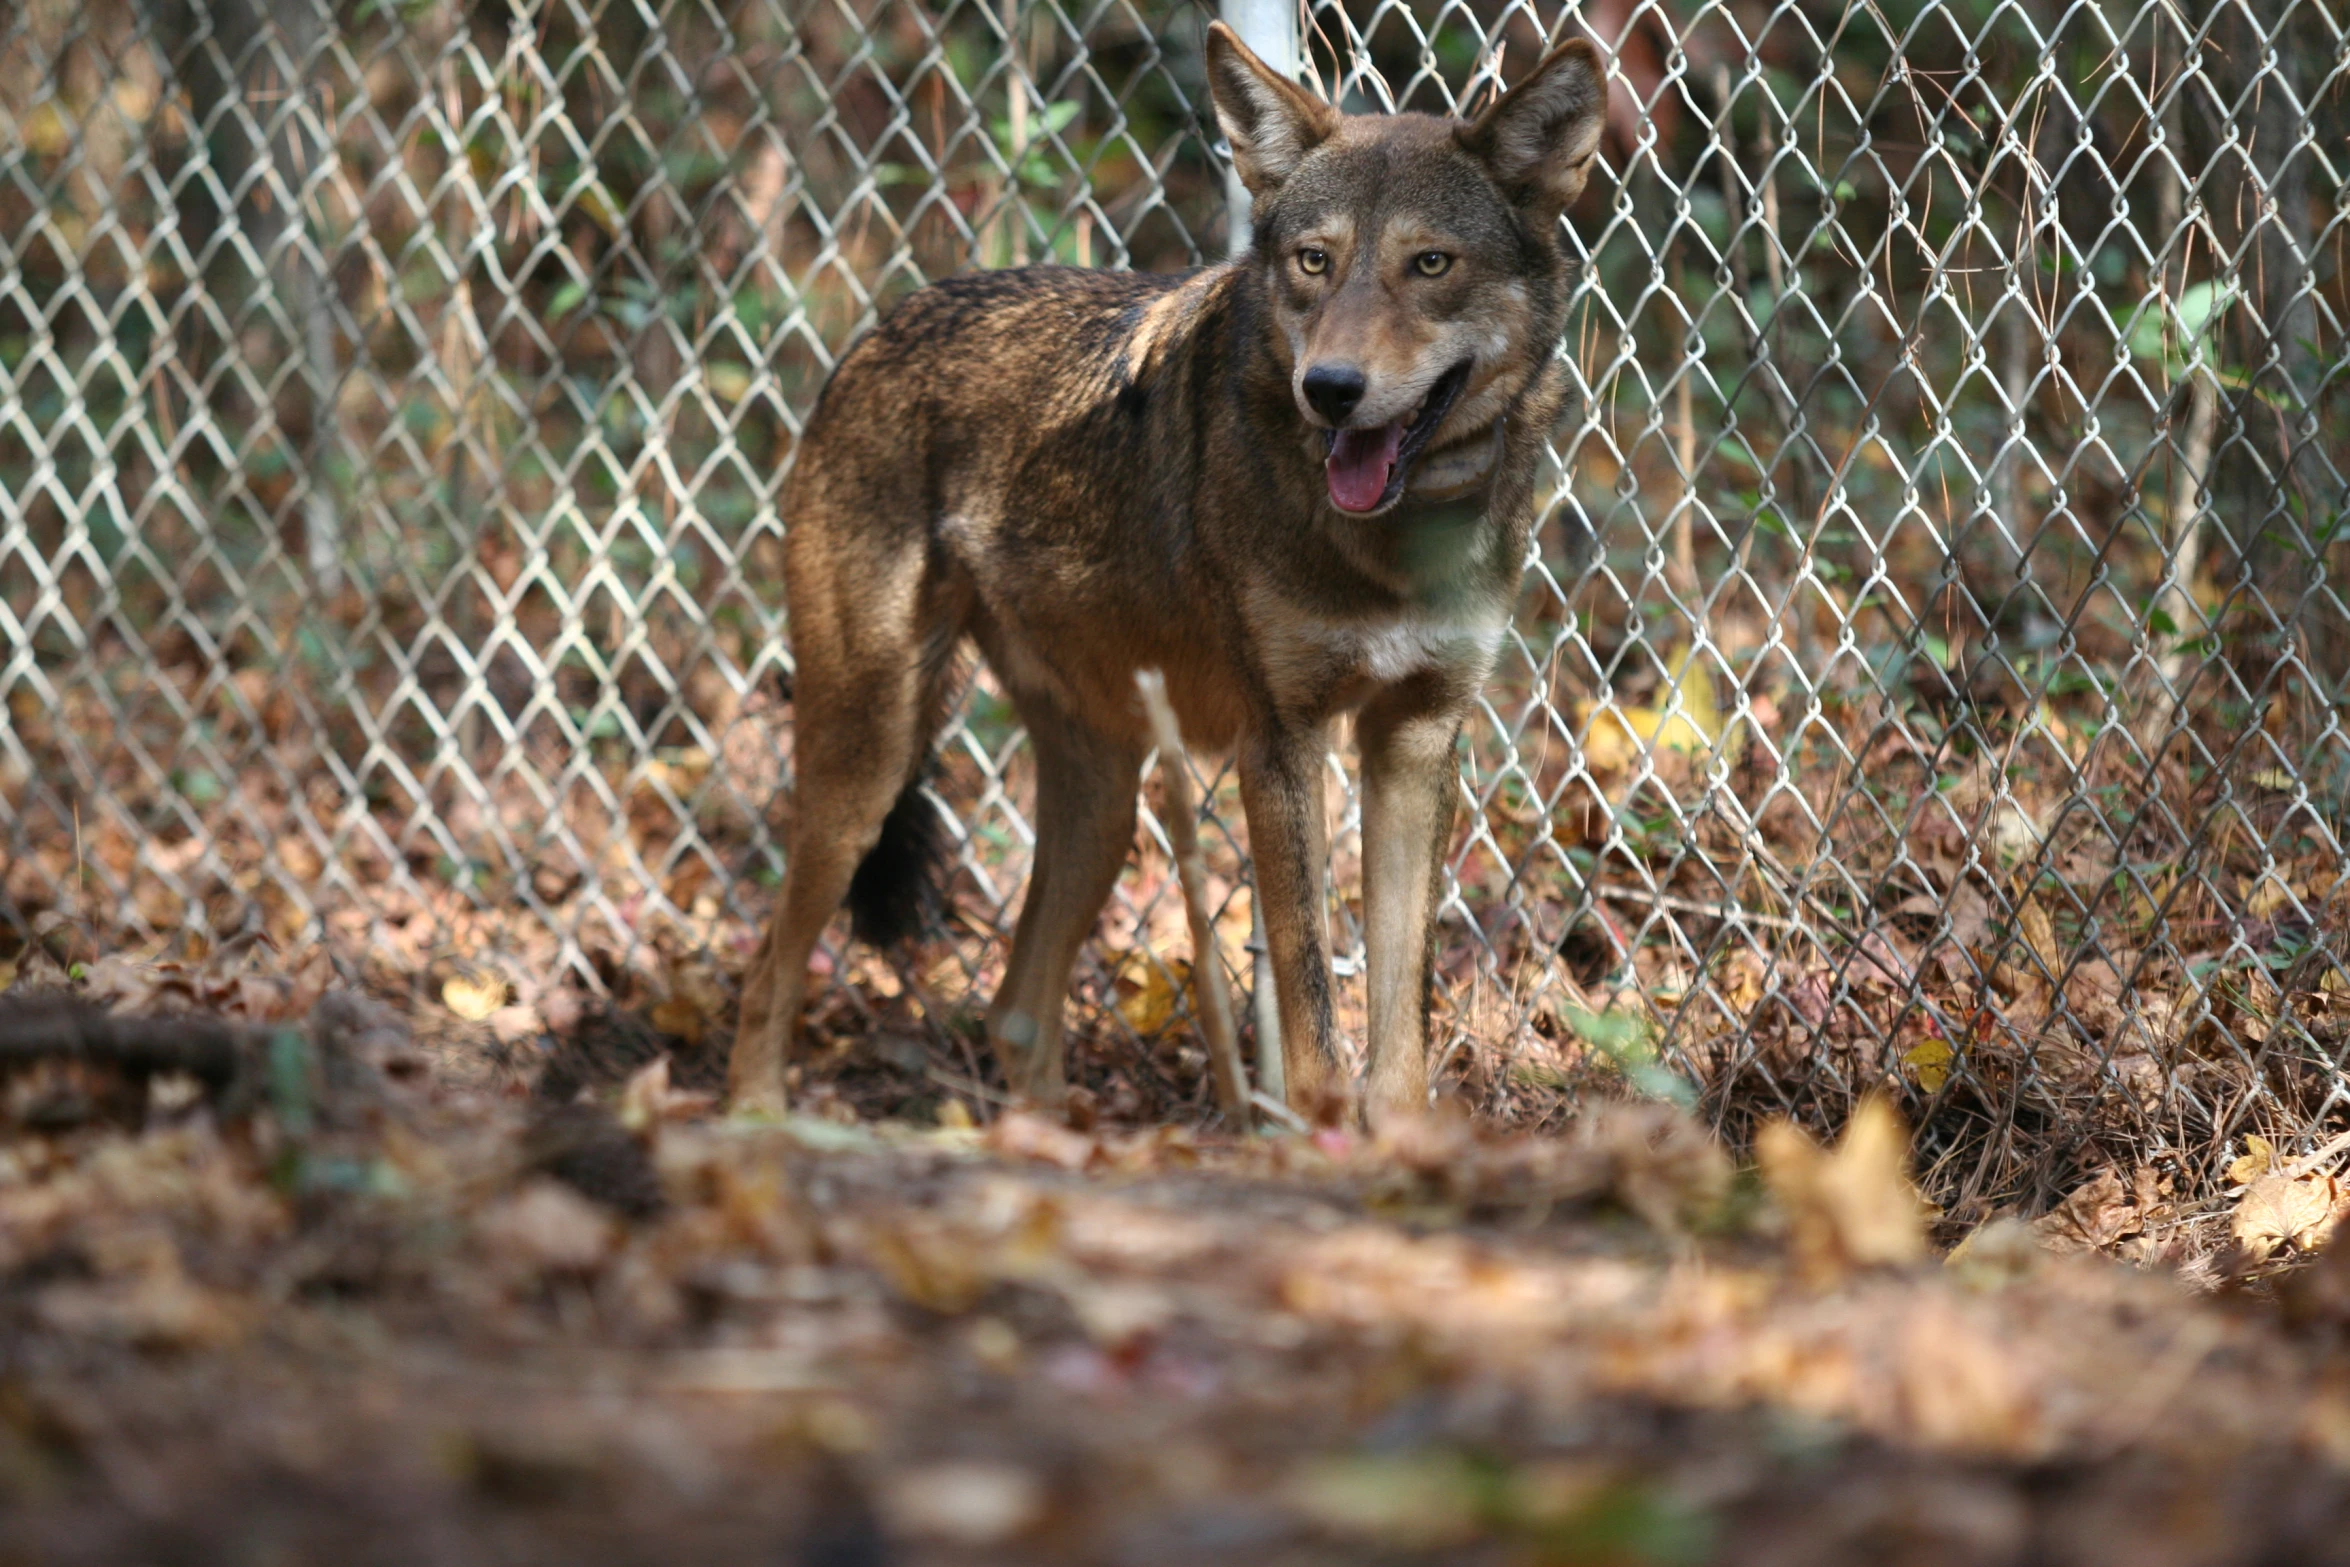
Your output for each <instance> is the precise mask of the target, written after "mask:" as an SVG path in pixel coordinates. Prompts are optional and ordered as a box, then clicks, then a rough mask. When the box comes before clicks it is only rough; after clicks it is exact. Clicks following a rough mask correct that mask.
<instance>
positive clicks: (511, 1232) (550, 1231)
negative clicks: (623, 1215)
mask: <svg viewBox="0 0 2350 1567" xmlns="http://www.w3.org/2000/svg"><path fill="white" fill-rule="evenodd" d="M475 1233H476V1234H477V1235H478V1236H479V1238H480V1240H481V1242H482V1245H483V1248H484V1250H485V1251H486V1252H487V1253H488V1254H489V1255H490V1256H491V1257H494V1258H496V1259H498V1260H499V1261H500V1262H501V1263H503V1264H505V1265H507V1266H512V1267H516V1268H517V1269H518V1270H520V1271H525V1272H534V1273H588V1272H592V1271H593V1270H594V1269H595V1268H596V1267H597V1266H598V1265H600V1264H601V1263H602V1262H603V1260H604V1258H605V1256H606V1255H607V1254H608V1253H609V1252H610V1251H611V1249H612V1243H613V1240H614V1237H615V1233H616V1227H615V1226H614V1224H613V1222H612V1220H611V1219H610V1218H609V1217H608V1216H607V1215H606V1214H605V1213H604V1212H603V1210H602V1209H600V1208H598V1207H597V1206H596V1205H595V1204H594V1203H591V1202H589V1201H588V1200H587V1199H586V1198H585V1197H582V1196H581V1195H580V1194H579V1193H577V1192H575V1191H573V1190H572V1189H571V1188H570V1187H568V1186H564V1185H561V1184H559V1183H558V1182H555V1181H552V1180H547V1179H544V1178H540V1179H535V1180H532V1181H530V1182H529V1183H528V1184H526V1185H525V1186H524V1187H523V1188H522V1189H521V1190H520V1191H518V1192H516V1193H515V1194H514V1195H513V1196H511V1197H508V1198H506V1199H504V1200H503V1201H501V1202H499V1203H498V1204H497V1205H496V1206H494V1207H492V1208H490V1209H489V1210H488V1211H487V1212H486V1213H484V1214H483V1215H482V1216H481V1219H480V1221H479V1222H478V1224H477V1225H476V1226H475Z"/></svg>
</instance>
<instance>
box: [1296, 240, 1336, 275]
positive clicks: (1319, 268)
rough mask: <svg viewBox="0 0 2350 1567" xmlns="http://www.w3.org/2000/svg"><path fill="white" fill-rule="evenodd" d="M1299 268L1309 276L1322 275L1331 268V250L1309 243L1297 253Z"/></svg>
mask: <svg viewBox="0 0 2350 1567" xmlns="http://www.w3.org/2000/svg"><path fill="white" fill-rule="evenodd" d="M1297 269H1298V270H1299V271H1300V272H1303V273H1305V274H1306V275H1307V276H1308V277H1320V276H1321V275H1322V274H1323V273H1325V272H1327V271H1329V270H1330V252H1328V251H1327V250H1323V249H1320V248H1319V247H1317V246H1313V245H1308V246H1307V247H1306V248H1305V249H1303V250H1301V251H1299V252H1298V253H1297Z"/></svg>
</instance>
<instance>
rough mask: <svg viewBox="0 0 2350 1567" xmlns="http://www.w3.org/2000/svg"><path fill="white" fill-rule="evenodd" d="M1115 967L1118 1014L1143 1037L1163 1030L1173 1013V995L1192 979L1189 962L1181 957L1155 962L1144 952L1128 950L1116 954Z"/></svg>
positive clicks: (1146, 1037) (1148, 1036) (1174, 996)
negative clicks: (1117, 958)
mask: <svg viewBox="0 0 2350 1567" xmlns="http://www.w3.org/2000/svg"><path fill="white" fill-rule="evenodd" d="M1117 971H1118V979H1119V985H1118V988H1119V990H1120V991H1121V992H1122V994H1121V995H1120V996H1119V997H1118V1016H1120V1017H1121V1018H1124V1019H1125V1020H1126V1026H1127V1027H1128V1028H1131V1029H1133V1030H1134V1031H1135V1032H1136V1033H1137V1034H1140V1035H1141V1036H1142V1037H1143V1038H1145V1039H1148V1038H1150V1037H1151V1036H1153V1035H1154V1034H1157V1033H1160V1032H1161V1031H1163V1030H1164V1029H1165V1028H1166V1026H1167V1024H1168V1022H1169V1021H1170V1020H1172V1019H1173V1018H1174V1016H1175V998H1176V996H1177V995H1178V994H1179V993H1180V991H1181V989H1182V987H1183V986H1185V985H1187V984H1189V983H1190V982H1191V965H1190V964H1188V963H1186V962H1185V961H1184V960H1183V959H1181V958H1169V959H1167V960H1166V961H1164V962H1154V961H1152V959H1151V956H1150V954H1148V953H1146V952H1129V953H1126V954H1125V955H1124V956H1123V957H1121V958H1119V960H1118V963H1117ZM1129 986H1131V987H1132V988H1131V989H1129V988H1128V987H1129Z"/></svg>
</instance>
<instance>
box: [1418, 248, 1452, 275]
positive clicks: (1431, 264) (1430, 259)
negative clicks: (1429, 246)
mask: <svg viewBox="0 0 2350 1567" xmlns="http://www.w3.org/2000/svg"><path fill="white" fill-rule="evenodd" d="M1451 268H1452V257H1450V256H1448V255H1446V254H1445V253H1444V252H1443V251H1441V250H1423V251H1421V252H1420V253H1419V254H1418V255H1416V256H1414V257H1412V270H1413V271H1414V272H1417V273H1419V274H1420V276H1422V277H1442V276H1444V274H1445V273H1446V272H1448V271H1450V270H1451Z"/></svg>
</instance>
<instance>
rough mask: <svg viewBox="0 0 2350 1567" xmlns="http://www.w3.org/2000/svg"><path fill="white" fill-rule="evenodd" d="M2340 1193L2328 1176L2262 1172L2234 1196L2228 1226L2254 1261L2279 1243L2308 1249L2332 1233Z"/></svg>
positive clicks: (2337, 1214) (2272, 1249)
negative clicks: (2261, 1174)
mask: <svg viewBox="0 0 2350 1567" xmlns="http://www.w3.org/2000/svg"><path fill="white" fill-rule="evenodd" d="M2341 1198H2342V1193H2341V1187H2340V1184H2339V1183H2338V1182H2337V1181H2335V1179H2334V1178H2333V1177H2332V1176H2330V1175H2304V1176H2302V1177H2300V1178H2299V1179H2297V1180H2296V1179H2292V1178H2289V1177H2286V1176H2283V1175H2264V1176H2262V1177H2261V1178H2260V1179H2259V1180H2257V1181H2254V1182H2253V1183H2252V1184H2251V1185H2250V1186H2248V1187H2246V1188H2245V1190H2244V1195H2243V1196H2242V1197H2241V1198H2239V1199H2238V1200H2237V1202H2236V1215H2235V1218H2234V1219H2233V1220H2232V1221H2231V1222H2230V1223H2229V1225H2228V1230H2229V1233H2231V1234H2232V1235H2234V1236H2235V1237H2236V1239H2237V1241H2238V1242H2239V1243H2240V1244H2241V1245H2242V1246H2243V1247H2244V1249H2245V1250H2246V1251H2247V1252H2249V1253H2250V1254H2251V1257H2252V1260H2253V1261H2255V1262H2260V1261H2265V1260H2266V1259H2267V1257H2268V1256H2269V1254H2270V1253H2272V1252H2274V1251H2275V1250H2276V1249H2277V1248H2278V1247H2280V1246H2291V1247H2292V1248H2293V1249H2294V1250H2296V1251H2314V1250H2316V1249H2317V1248H2318V1247H2320V1246H2323V1245H2324V1244H2325V1242H2326V1238H2327V1237H2328V1236H2330V1235H2332V1234H2333V1233H2334V1224H2335V1221H2336V1219H2337V1218H2338V1217H2339V1212H2338V1210H2339V1208H2340V1205H2341Z"/></svg>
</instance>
